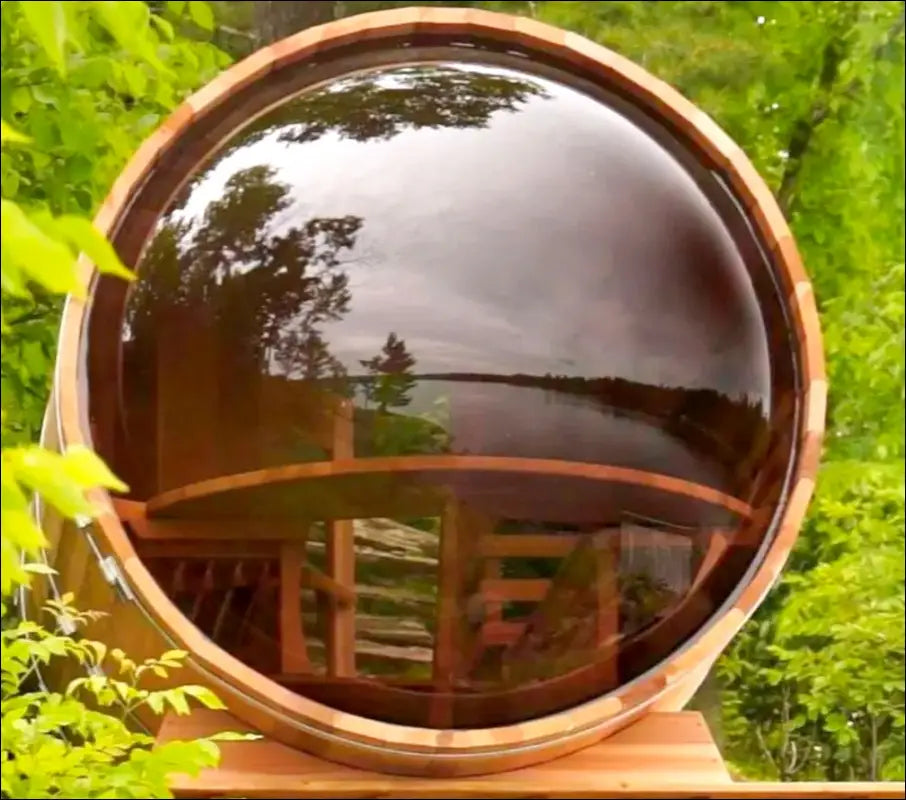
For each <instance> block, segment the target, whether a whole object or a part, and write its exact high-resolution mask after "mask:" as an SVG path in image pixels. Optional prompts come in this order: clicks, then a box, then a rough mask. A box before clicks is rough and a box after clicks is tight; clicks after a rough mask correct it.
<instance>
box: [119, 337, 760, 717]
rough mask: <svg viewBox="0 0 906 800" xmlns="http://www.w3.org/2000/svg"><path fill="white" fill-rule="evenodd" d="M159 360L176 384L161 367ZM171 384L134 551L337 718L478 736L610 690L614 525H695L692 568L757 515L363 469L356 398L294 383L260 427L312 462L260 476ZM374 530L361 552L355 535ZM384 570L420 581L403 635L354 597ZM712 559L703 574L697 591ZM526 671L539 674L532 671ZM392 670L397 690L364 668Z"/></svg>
mask: <svg viewBox="0 0 906 800" xmlns="http://www.w3.org/2000/svg"><path fill="white" fill-rule="evenodd" d="M170 334H172V335H175V334H174V333H173V331H171V332H170ZM196 345H198V346H201V345H200V344H199V342H196ZM161 366H162V369H163V371H164V373H166V374H167V375H169V372H168V370H169V369H170V366H171V365H170V362H169V361H166V360H165V361H162V362H161ZM170 378H172V379H173V380H170V379H169V378H168V379H167V380H162V381H161V382H160V383H159V385H158V405H159V406H160V409H159V411H161V413H162V414H163V418H166V420H167V425H165V426H162V428H161V431H160V434H161V438H160V439H159V440H158V442H157V447H158V461H159V463H158V471H159V474H158V481H159V482H158V486H159V487H160V488H159V489H158V491H157V493H156V494H155V495H153V496H152V497H150V499H148V500H147V502H145V503H139V502H130V501H124V502H119V503H117V504H116V505H117V510H118V513H119V514H120V516H121V518H122V519H123V520H124V521H126V522H127V523H128V525H129V528H130V529H131V531H132V534H133V539H134V542H135V546H136V550H137V552H138V554H139V556H140V557H141V558H142V559H143V560H145V561H146V562H147V563H149V564H151V565H152V566H151V568H152V571H153V572H154V574H155V576H156V577H157V579H158V581H159V582H160V583H161V584H162V586H163V588H164V590H165V591H167V592H168V593H169V594H170V596H171V598H175V597H176V596H179V598H180V605H181V607H182V608H183V609H184V611H185V613H186V614H187V616H188V617H189V618H190V619H191V621H192V622H193V623H194V624H196V625H197V626H199V627H200V628H201V629H202V630H204V631H206V632H207V634H208V635H210V636H212V637H213V638H214V640H215V641H217V642H218V644H220V645H221V646H223V647H226V648H227V649H230V650H231V652H233V653H234V655H237V656H238V657H240V658H241V660H243V661H245V663H247V664H249V665H252V666H254V668H256V669H258V670H259V671H262V672H264V673H265V674H268V675H270V676H271V677H272V678H273V679H274V680H276V681H277V682H279V683H281V684H282V685H284V686H286V687H291V688H293V689H294V690H296V691H297V692H299V693H300V694H302V695H304V696H306V697H309V698H311V699H314V700H320V701H321V702H322V703H324V704H326V705H328V706H331V707H333V708H336V709H338V710H345V711H349V712H351V713H370V714H372V715H375V716H377V717H378V718H382V719H385V720H393V721H397V722H400V723H403V724H409V725H414V726H425V725H427V726H430V727H436V728H449V727H479V728H480V727H486V726H487V725H488V724H499V723H500V722H502V721H504V720H514V721H518V720H519V719H525V718H526V715H528V716H532V715H534V716H538V715H543V714H545V713H548V712H550V711H552V710H556V708H558V707H565V706H567V705H569V704H571V703H573V702H578V701H581V700H582V699H583V698H584V697H585V695H586V694H587V693H588V691H589V689H590V688H592V684H595V683H596V684H597V685H599V688H604V687H605V685H606V687H607V688H613V687H615V686H616V685H618V683H619V680H620V678H621V675H620V666H619V655H620V653H621V647H622V645H623V644H625V641H624V640H625V638H626V637H624V636H621V628H620V624H621V623H620V614H621V611H620V609H621V597H620V589H619V585H618V579H619V564H618V562H619V557H620V555H619V554H620V548H621V547H622V546H623V544H625V543H628V540H626V542H623V540H624V539H625V533H624V532H621V530H620V528H619V525H618V524H616V525H615V523H616V521H617V520H618V519H620V518H622V515H623V514H624V513H625V512H626V511H627V510H632V509H638V510H644V512H645V514H646V515H648V516H652V517H657V518H662V519H670V520H672V521H673V522H675V523H676V524H680V525H688V526H691V528H690V530H689V531H688V532H686V533H684V534H680V535H679V536H677V537H676V538H677V539H678V540H679V544H680V545H681V549H682V552H683V555H682V557H684V558H686V560H689V559H690V558H691V553H692V547H693V546H695V547H697V548H699V549H703V550H708V549H709V548H710V547H711V545H712V544H713V543H714V542H718V541H722V537H721V536H719V535H716V534H717V532H718V531H724V532H727V531H731V530H734V529H736V528H737V527H738V526H739V525H740V524H743V525H745V523H746V522H747V521H748V520H749V519H750V518H751V517H752V513H753V511H752V508H751V506H750V505H749V504H748V503H746V502H744V501H743V500H741V499H739V498H737V497H734V496H733V495H731V494H728V493H726V492H724V491H721V490H720V489H718V488H715V487H714V486H708V485H705V484H702V483H696V482H693V481H691V480H684V479H682V478H678V477H674V476H671V475H666V474H660V473H657V472H651V471H646V470H642V469H633V468H628V467H623V466H616V465H612V464H602V463H594V462H590V461H563V460H556V459H550V458H521V457H502V456H478V455H449V454H444V455H437V454H434V455H409V456H379V455H378V456H374V457H369V458H356V457H355V445H354V432H355V430H354V429H355V425H354V408H353V406H352V404H351V403H350V402H349V401H348V400H344V399H343V398H341V397H336V396H332V395H329V394H326V393H324V392H321V391H317V390H310V391H308V390H306V389H305V387H304V386H303V387H296V389H297V391H294V392H292V393H289V394H287V392H286V391H284V390H285V388H286V387H282V388H281V387H278V386H277V385H271V384H268V386H267V387H263V388H262V390H261V391H262V396H261V397H260V398H258V400H259V401H260V402H261V403H263V404H264V405H263V406H262V407H266V408H267V409H268V415H267V416H268V419H269V420H270V421H271V422H275V421H281V424H282V423H286V425H287V426H288V425H289V424H290V423H293V424H294V425H296V426H297V427H299V429H300V430H301V431H303V432H304V435H305V436H306V437H307V438H308V439H309V440H310V443H311V444H313V445H316V446H317V449H318V450H319V451H320V452H321V453H323V456H321V458H323V460H317V461H310V460H309V461H299V462H296V463H287V464H283V465H280V466H272V467H267V468H264V469H257V470H254V471H238V472H234V471H233V470H235V469H236V468H237V465H240V464H245V463H256V462H255V459H254V458H253V456H254V454H255V453H256V452H257V447H258V443H257V442H256V441H254V439H255V434H254V431H253V430H251V429H248V430H246V428H243V427H242V426H238V427H237V429H236V433H235V435H233V434H231V436H233V438H235V439H236V441H232V440H231V444H230V447H229V448H227V449H226V450H224V448H223V447H222V446H221V445H222V443H219V442H218V441H217V433H216V426H215V425H213V423H212V420H211V419H210V417H206V416H205V415H204V414H201V413H190V409H189V408H188V407H187V404H188V405H190V406H191V405H192V404H193V403H195V402H196V401H199V398H198V397H195V395H193V394H192V393H186V392H183V391H182V386H183V382H182V381H177V380H176V379H175V377H174V376H170ZM278 389H279V391H278ZM209 405H210V404H209ZM196 410H198V411H199V412H200V409H196ZM165 412H166V413H165ZM287 429H289V428H287ZM243 437H244V438H243ZM222 450H223V452H221V451H222ZM227 451H229V452H227ZM233 451H235V452H233ZM257 463H262V462H260V461H258V462H257ZM265 463H266V462H265ZM239 468H240V469H241V467H239ZM211 475H213V476H215V477H209V476H211ZM414 517H421V518H425V517H431V518H434V519H436V520H437V521H438V524H439V532H438V531H435V532H434V533H431V534H427V533H425V532H421V536H422V538H425V537H427V539H430V538H432V537H433V544H432V546H430V547H428V548H427V549H425V548H424V545H425V542H422V545H423V547H422V548H418V547H416V548H415V549H414V550H413V549H412V547H411V546H409V544H411V543H409V544H407V542H406V539H410V540H411V539H412V538H413V536H416V538H418V532H417V531H415V529H410V530H409V532H408V533H403V532H402V528H404V527H405V526H400V527H398V528H397V529H396V530H394V528H393V525H394V522H393V520H395V519H407V518H409V519H411V518H414ZM381 519H383V520H385V521H386V524H384V527H383V528H382V531H381V532H380V533H379V534H378V533H377V532H375V535H376V536H377V538H376V539H375V540H374V541H373V542H372V544H370V545H369V544H368V543H367V542H365V541H364V538H363V531H362V527H363V523H365V522H366V521H368V522H369V524H370V523H371V522H373V521H376V520H381ZM503 521H513V522H514V523H516V524H517V527H518V526H522V525H523V524H525V525H528V524H529V523H530V522H531V521H539V522H540V521H556V522H554V524H555V525H557V526H565V527H566V528H567V530H566V531H561V532H559V533H558V532H549V533H538V532H531V528H530V527H528V528H526V529H525V530H524V531H520V530H517V531H515V532H513V531H511V532H509V533H506V534H502V533H500V532H498V530H497V526H498V525H499V524H500V523H501V522H503ZM577 531H584V532H585V533H577ZM591 532H594V534H595V535H594V541H595V543H596V544H595V545H594V546H593V547H591V548H590V547H589V542H590V539H589V536H588V533H591ZM643 538H644V536H643ZM649 538H650V537H649ZM391 541H395V542H396V544H395V545H392V544H391ZM652 541H653V540H652ZM649 545H650V546H653V545H651V543H650V542H649ZM649 545H645V546H649ZM711 549H713V548H711ZM392 551H396V552H393V555H389V552H392ZM402 551H406V552H405V554H404V553H403V552H402ZM388 559H389V560H392V562H393V566H394V569H392V570H389V572H392V573H393V578H394V580H395V582H396V583H398V582H399V581H401V580H404V581H407V580H409V579H410V578H411V579H412V580H414V581H415V583H416V584H418V585H420V586H421V587H422V589H421V591H423V592H424V593H426V594H427V595H429V597H428V598H427V600H428V602H426V603H423V604H422V606H421V607H420V608H419V609H418V616H419V617H420V619H419V622H420V626H413V627H411V629H409V630H407V634H408V636H407V638H406V640H402V639H399V637H398V638H397V640H392V641H391V639H392V637H388V636H387V635H386V633H385V632H384V633H382V632H381V631H380V626H379V625H378V624H377V622H378V620H376V618H375V617H374V615H369V613H368V606H367V603H368V602H371V601H368V600H365V599H364V598H363V596H362V595H361V594H360V589H363V588H365V586H366V585H367V581H363V580H362V579H361V575H360V576H358V577H357V574H356V572H357V569H358V570H360V571H362V570H363V569H364V571H363V572H362V574H365V573H368V574H369V575H371V574H372V570H373V569H374V568H378V567H376V565H377V563H378V562H380V561H381V560H388ZM520 559H522V560H523V561H524V560H525V559H529V560H531V559H547V560H552V561H553V562H554V565H556V564H559V565H560V566H559V568H557V567H556V566H555V567H554V570H555V574H554V573H552V572H550V571H548V572H547V573H546V575H547V577H543V578H541V577H536V578H529V577H516V576H515V575H507V574H505V572H506V570H505V569H504V567H507V568H509V567H510V566H512V565H513V564H514V563H515V562H516V561H519V560H520ZM718 560H719V559H718V558H711V559H710V561H708V560H707V559H705V561H704V562H702V564H700V565H699V567H698V580H699V583H701V581H702V580H703V576H706V575H707V574H710V572H711V571H713V568H714V566H715V565H716V563H717V561H718ZM382 569H383V568H382ZM384 573H388V570H386V569H384ZM386 577H387V575H386V574H385V575H384V578H386ZM363 584H364V585H363ZM427 587H430V588H427ZM388 602H389V603H390V604H391V606H393V605H394V604H395V603H396V600H395V599H388ZM363 605H365V608H364V609H363V608H362V606H363ZM385 605H386V604H385ZM705 605H707V603H705ZM398 608H399V607H398V606H397V609H396V610H394V611H391V612H390V613H389V615H388V617H387V619H392V618H395V615H396V614H398V613H399V611H398ZM505 609H506V614H505V613H504V612H505ZM514 609H515V616H514ZM410 611H411V609H410ZM577 617H582V619H581V620H579V619H578V618H577ZM586 618H587V619H586ZM588 620H591V622H589V621H588ZM237 632H238V636H237ZM630 638H632V637H630ZM661 638H665V637H664V636H663V635H661ZM666 638H667V639H669V636H668V637H666ZM665 643H667V642H666V639H665V642H663V643H661V644H665ZM668 644H669V643H668ZM658 646H660V645H658ZM382 659H383V660H384V661H383V662H381V660H382ZM498 661H499V664H498V663H497V662H498ZM528 663H531V664H533V665H537V666H538V670H533V671H531V674H523V673H524V669H522V667H521V666H520V664H522V666H524V665H525V664H528ZM401 665H402V666H401ZM390 666H392V667H393V669H394V670H397V672H398V674H399V676H400V677H401V678H402V676H403V675H404V674H405V676H406V678H405V679H402V680H401V681H393V680H390V681H387V680H385V679H384V678H381V679H375V678H371V677H369V675H368V672H374V674H383V673H384V672H386V670H387V669H388V667H390ZM322 671H323V674H321V672H322ZM536 673H537V674H536ZM589 681H591V683H589ZM365 709H370V711H369V712H366V711H365Z"/></svg>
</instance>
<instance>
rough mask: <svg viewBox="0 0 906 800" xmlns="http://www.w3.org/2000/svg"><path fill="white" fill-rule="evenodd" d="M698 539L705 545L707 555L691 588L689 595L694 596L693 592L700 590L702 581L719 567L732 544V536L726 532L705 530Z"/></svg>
mask: <svg viewBox="0 0 906 800" xmlns="http://www.w3.org/2000/svg"><path fill="white" fill-rule="evenodd" d="M697 538H698V539H699V544H700V545H705V547H703V548H702V549H704V551H705V554H704V557H703V558H702V562H701V564H700V565H699V567H698V571H697V572H696V574H695V578H694V579H693V581H692V585H691V586H690V587H689V594H692V592H694V591H695V590H696V589H698V587H699V585H700V584H701V583H702V581H704V580H705V578H707V577H708V576H709V575H710V574H711V571H712V570H713V569H714V568H715V567H716V566H717V564H718V563H719V562H720V560H721V558H723V555H724V553H725V552H726V551H727V547H728V546H729V544H730V536H729V534H728V533H727V532H726V531H712V530H704V531H701V533H700V534H699V536H698V537H697Z"/></svg>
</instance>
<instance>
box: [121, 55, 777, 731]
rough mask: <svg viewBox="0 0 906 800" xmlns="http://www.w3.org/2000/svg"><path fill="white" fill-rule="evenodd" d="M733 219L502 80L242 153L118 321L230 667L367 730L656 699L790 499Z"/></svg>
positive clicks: (146, 271)
mask: <svg viewBox="0 0 906 800" xmlns="http://www.w3.org/2000/svg"><path fill="white" fill-rule="evenodd" d="M709 187H711V188H709ZM712 190H713V191H712ZM714 191H718V192H719V187H718V185H717V184H716V182H714V181H713V179H712V178H711V177H710V176H709V174H708V173H707V172H705V171H704V170H702V171H700V174H695V175H693V174H692V172H691V171H690V170H689V169H688V168H687V167H685V166H683V165H682V164H681V161H680V160H678V158H677V157H676V156H675V155H673V154H672V153H671V152H670V151H668V150H667V149H666V148H665V147H664V146H662V144H659V143H658V141H657V140H656V139H655V138H654V137H653V136H652V135H650V134H649V133H647V132H645V131H644V130H643V129H642V128H641V127H640V126H639V125H638V124H636V123H635V122H633V121H631V120H630V119H628V118H627V117H626V116H624V115H623V114H622V113H620V112H618V111H617V110H616V108H615V107H612V106H611V105H609V104H608V103H605V102H602V100H601V99H599V98H595V97H591V96H589V95H588V94H586V93H583V92H581V91H579V90H578V89H577V88H575V87H573V86H571V85H570V84H569V82H568V81H567V80H565V79H564V80H563V81H560V80H553V79H551V78H549V77H539V76H536V75H531V74H528V73H526V72H523V71H519V70H516V69H513V68H509V67H506V68H505V67H501V66H497V65H494V66H492V65H488V64H479V63H464V62H462V61H459V62H456V61H433V62H426V63H410V64H400V65H396V66H384V67H380V68H377V69H372V70H362V71H357V72H353V73H351V74H347V75H343V76H341V77H338V78H335V79H332V80H329V81H327V82H324V83H322V84H320V85H318V86H315V87H311V88H308V89H306V90H304V91H302V92H301V94H297V95H296V96H294V97H292V98H290V99H287V100H284V101H282V102H281V103H279V104H278V105H277V106H276V107H273V108H271V109H270V110H268V111H266V112H265V113H263V115H261V116H259V117H258V118H256V119H253V120H252V121H251V122H250V123H249V124H247V125H246V126H245V127H244V128H243V129H241V130H240V131H239V132H238V133H236V134H235V135H234V136H232V137H230V138H229V139H228V140H227V141H225V142H224V143H222V144H220V145H219V146H218V148H217V149H216V151H215V152H214V154H213V155H212V156H211V157H210V158H209V159H207V161H206V162H205V164H204V165H203V167H201V168H200V169H198V170H197V171H196V172H195V173H194V174H193V175H192V177H191V179H190V180H189V181H188V182H187V183H186V184H185V185H184V186H183V187H182V188H181V189H180V190H179V192H178V193H177V194H176V196H175V197H174V198H173V199H172V201H171V202H170V203H169V205H168V206H167V207H166V209H165V210H164V213H163V215H162V216H161V217H160V219H159V220H158V222H157V224H156V227H155V228H154V230H153V232H152V235H151V236H150V237H149V239H148V240H147V242H146V244H145V246H144V250H143V253H142V256H141V258H140V259H139V261H138V264H137V269H138V273H139V276H140V280H139V281H138V282H137V283H136V284H135V285H134V286H133V287H132V288H131V289H130V292H129V295H128V297H127V303H126V312H125V317H124V323H123V327H122V337H121V339H122V342H121V361H120V366H119V368H118V381H117V382H118V386H119V389H118V392H119V395H118V397H119V399H118V410H119V416H118V419H119V422H118V425H117V430H116V433H115V435H114V437H113V438H114V441H115V445H114V446H113V453H114V455H113V460H114V463H115V464H116V465H117V466H118V469H119V471H120V474H123V475H125V477H126V478H127V479H129V482H130V485H131V486H132V487H133V494H134V497H135V498H136V499H139V500H145V501H148V503H149V505H148V509H149V522H148V523H147V526H146V530H144V531H139V530H135V529H134V530H133V533H134V534H135V540H136V546H137V548H138V550H139V553H140V555H142V557H143V558H144V559H145V560H146V563H147V564H148V565H149V567H150V568H151V569H152V571H153V572H154V574H155V575H156V576H157V577H158V579H159V580H160V582H161V585H162V586H163V587H164V589H165V590H166V591H167V592H169V593H170V595H171V597H173V598H174V599H175V600H176V602H177V603H178V604H179V605H180V606H181V607H182V608H183V609H184V611H185V613H186V614H187V615H189V616H190V617H191V618H192V619H193V620H194V621H195V623H196V624H197V625H198V626H199V627H200V628H201V629H202V630H204V631H205V632H206V633H207V634H208V635H209V636H211V637H213V638H214V639H215V640H216V641H217V642H218V643H219V644H221V645H222V646H223V647H225V648H227V649H228V650H230V651H232V652H233V653H235V654H236V655H237V656H238V657H240V658H242V659H244V660H245V661H246V662H247V663H249V664H251V665H252V666H254V667H256V668H257V669H259V670H261V671H263V672H265V673H267V674H269V675H271V676H273V677H274V678H275V679H276V680H279V681H281V682H282V683H284V684H285V685H287V686H290V687H292V688H295V689H296V690H297V691H299V692H300V693H302V694H305V695H306V696H310V697H313V698H315V699H318V700H321V701H322V702H325V703H328V704H330V705H333V706H335V707H338V708H342V709H344V710H348V711H352V712H354V713H357V714H361V715H364V716H370V717H375V718H379V719H386V720H389V721H395V722H402V723H406V724H413V725H426V726H439V727H447V726H456V727H485V726H489V725H498V724H505V723H509V722H514V721H518V720H521V719H527V718H532V717H536V716H539V715H542V714H546V713H550V712H552V711H555V710H558V709H559V708H563V707H566V706H568V705H571V704H574V703H577V702H581V701H584V700H587V699H589V698H590V697H593V696H595V695H597V694H600V693H602V692H605V691H607V690H609V689H612V688H614V687H616V686H618V685H620V684H624V683H626V682H627V681H629V680H631V679H633V678H634V677H637V676H638V675H639V674H641V672H643V671H645V670H646V669H648V668H649V667H650V666H652V665H653V664H654V663H656V662H657V661H658V660H660V659H662V658H663V657H665V656H666V655H668V654H669V653H670V652H671V651H672V650H674V649H675V648H676V647H677V646H679V645H680V644H682V642H683V641H685V640H686V639H687V638H688V637H689V636H690V635H692V634H693V633H694V632H695V630H697V629H698V628H699V627H700V626H701V624H703V622H704V621H705V620H706V619H707V618H708V616H709V615H710V614H711V613H713V611H714V610H716V608H717V607H718V606H719V605H720V604H721V603H723V602H724V601H725V600H726V598H727V597H728V596H729V594H730V592H731V591H732V589H733V588H734V586H735V585H736V584H737V582H738V581H739V579H740V578H741V576H742V574H743V573H744V571H745V569H746V568H747V567H748V565H749V564H750V563H751V561H752V558H753V557H754V554H755V552H756V550H757V548H758V547H759V545H760V544H761V542H762V540H763V537H764V535H765V530H766V526H767V522H766V521H765V520H764V519H761V517H758V519H760V520H761V521H760V522H758V523H756V522H755V521H753V510H754V507H755V506H760V505H762V504H763V503H764V502H768V504H769V505H770V502H772V501H775V500H776V492H775V494H774V495H773V496H772V495H771V492H770V491H768V492H767V493H765V492H764V491H763V490H761V489H759V486H761V484H763V483H764V481H765V480H767V481H768V483H770V484H771V485H772V486H775V487H776V483H777V476H776V474H775V473H776V472H777V471H778V469H779V468H778V467H777V464H774V462H775V461H777V460H778V459H777V458H776V457H775V456H772V453H774V451H776V450H777V446H776V444H774V442H775V439H776V433H775V429H776V427H777V424H778V423H777V414H778V413H780V412H778V411H777V409H779V408H783V407H784V406H785V405H786V406H788V405H789V404H790V398H789V397H786V398H784V397H783V396H782V393H781V394H780V395H778V387H777V379H776V375H775V372H776V367H774V366H773V365H772V358H773V356H772V355H771V353H770V348H769V341H770V340H771V337H770V336H769V334H768V328H769V327H770V326H769V325H768V324H767V323H766V322H765V317H764V313H763V305H764V297H763V296H762V295H763V290H761V289H757V288H756V284H757V278H753V275H756V276H757V274H758V271H759V270H762V271H764V269H765V267H764V265H763V264H762V263H760V262H758V263H756V260H754V259H753V257H752V254H753V253H757V249H756V248H755V247H754V246H753V244H752V241H751V240H750V241H747V242H744V241H741V239H740V236H739V235H738V233H731V230H732V227H731V226H730V225H729V224H728V223H727V222H726V221H725V219H724V218H723V216H724V213H723V212H722V211H719V210H718V207H719V203H716V202H715V201H714V199H713V197H712V195H713V192H714ZM709 192H711V194H709ZM743 238H744V237H743ZM784 357H785V358H789V356H788V355H784ZM786 413H788V412H786ZM781 425H782V423H781ZM781 455H783V454H782V453H781ZM765 459H767V461H765ZM784 463H785V462H784ZM772 464H773V466H772ZM264 470H266V471H264ZM780 471H781V472H782V470H780ZM766 476H767V477H766ZM765 498H767V500H766V499H765ZM772 498H773V499H772ZM148 531H151V532H152V533H153V536H150V535H149V534H148ZM152 540H153V541H152Z"/></svg>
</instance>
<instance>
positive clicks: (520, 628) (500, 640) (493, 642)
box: [481, 620, 525, 647]
mask: <svg viewBox="0 0 906 800" xmlns="http://www.w3.org/2000/svg"><path fill="white" fill-rule="evenodd" d="M524 632H525V622H511V621H509V620H501V621H489V622H485V624H484V626H482V629H481V639H482V642H483V644H484V646H485V647H495V646H499V645H511V644H513V643H514V642H516V641H518V640H519V637H520V636H522V634H523V633H524Z"/></svg>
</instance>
